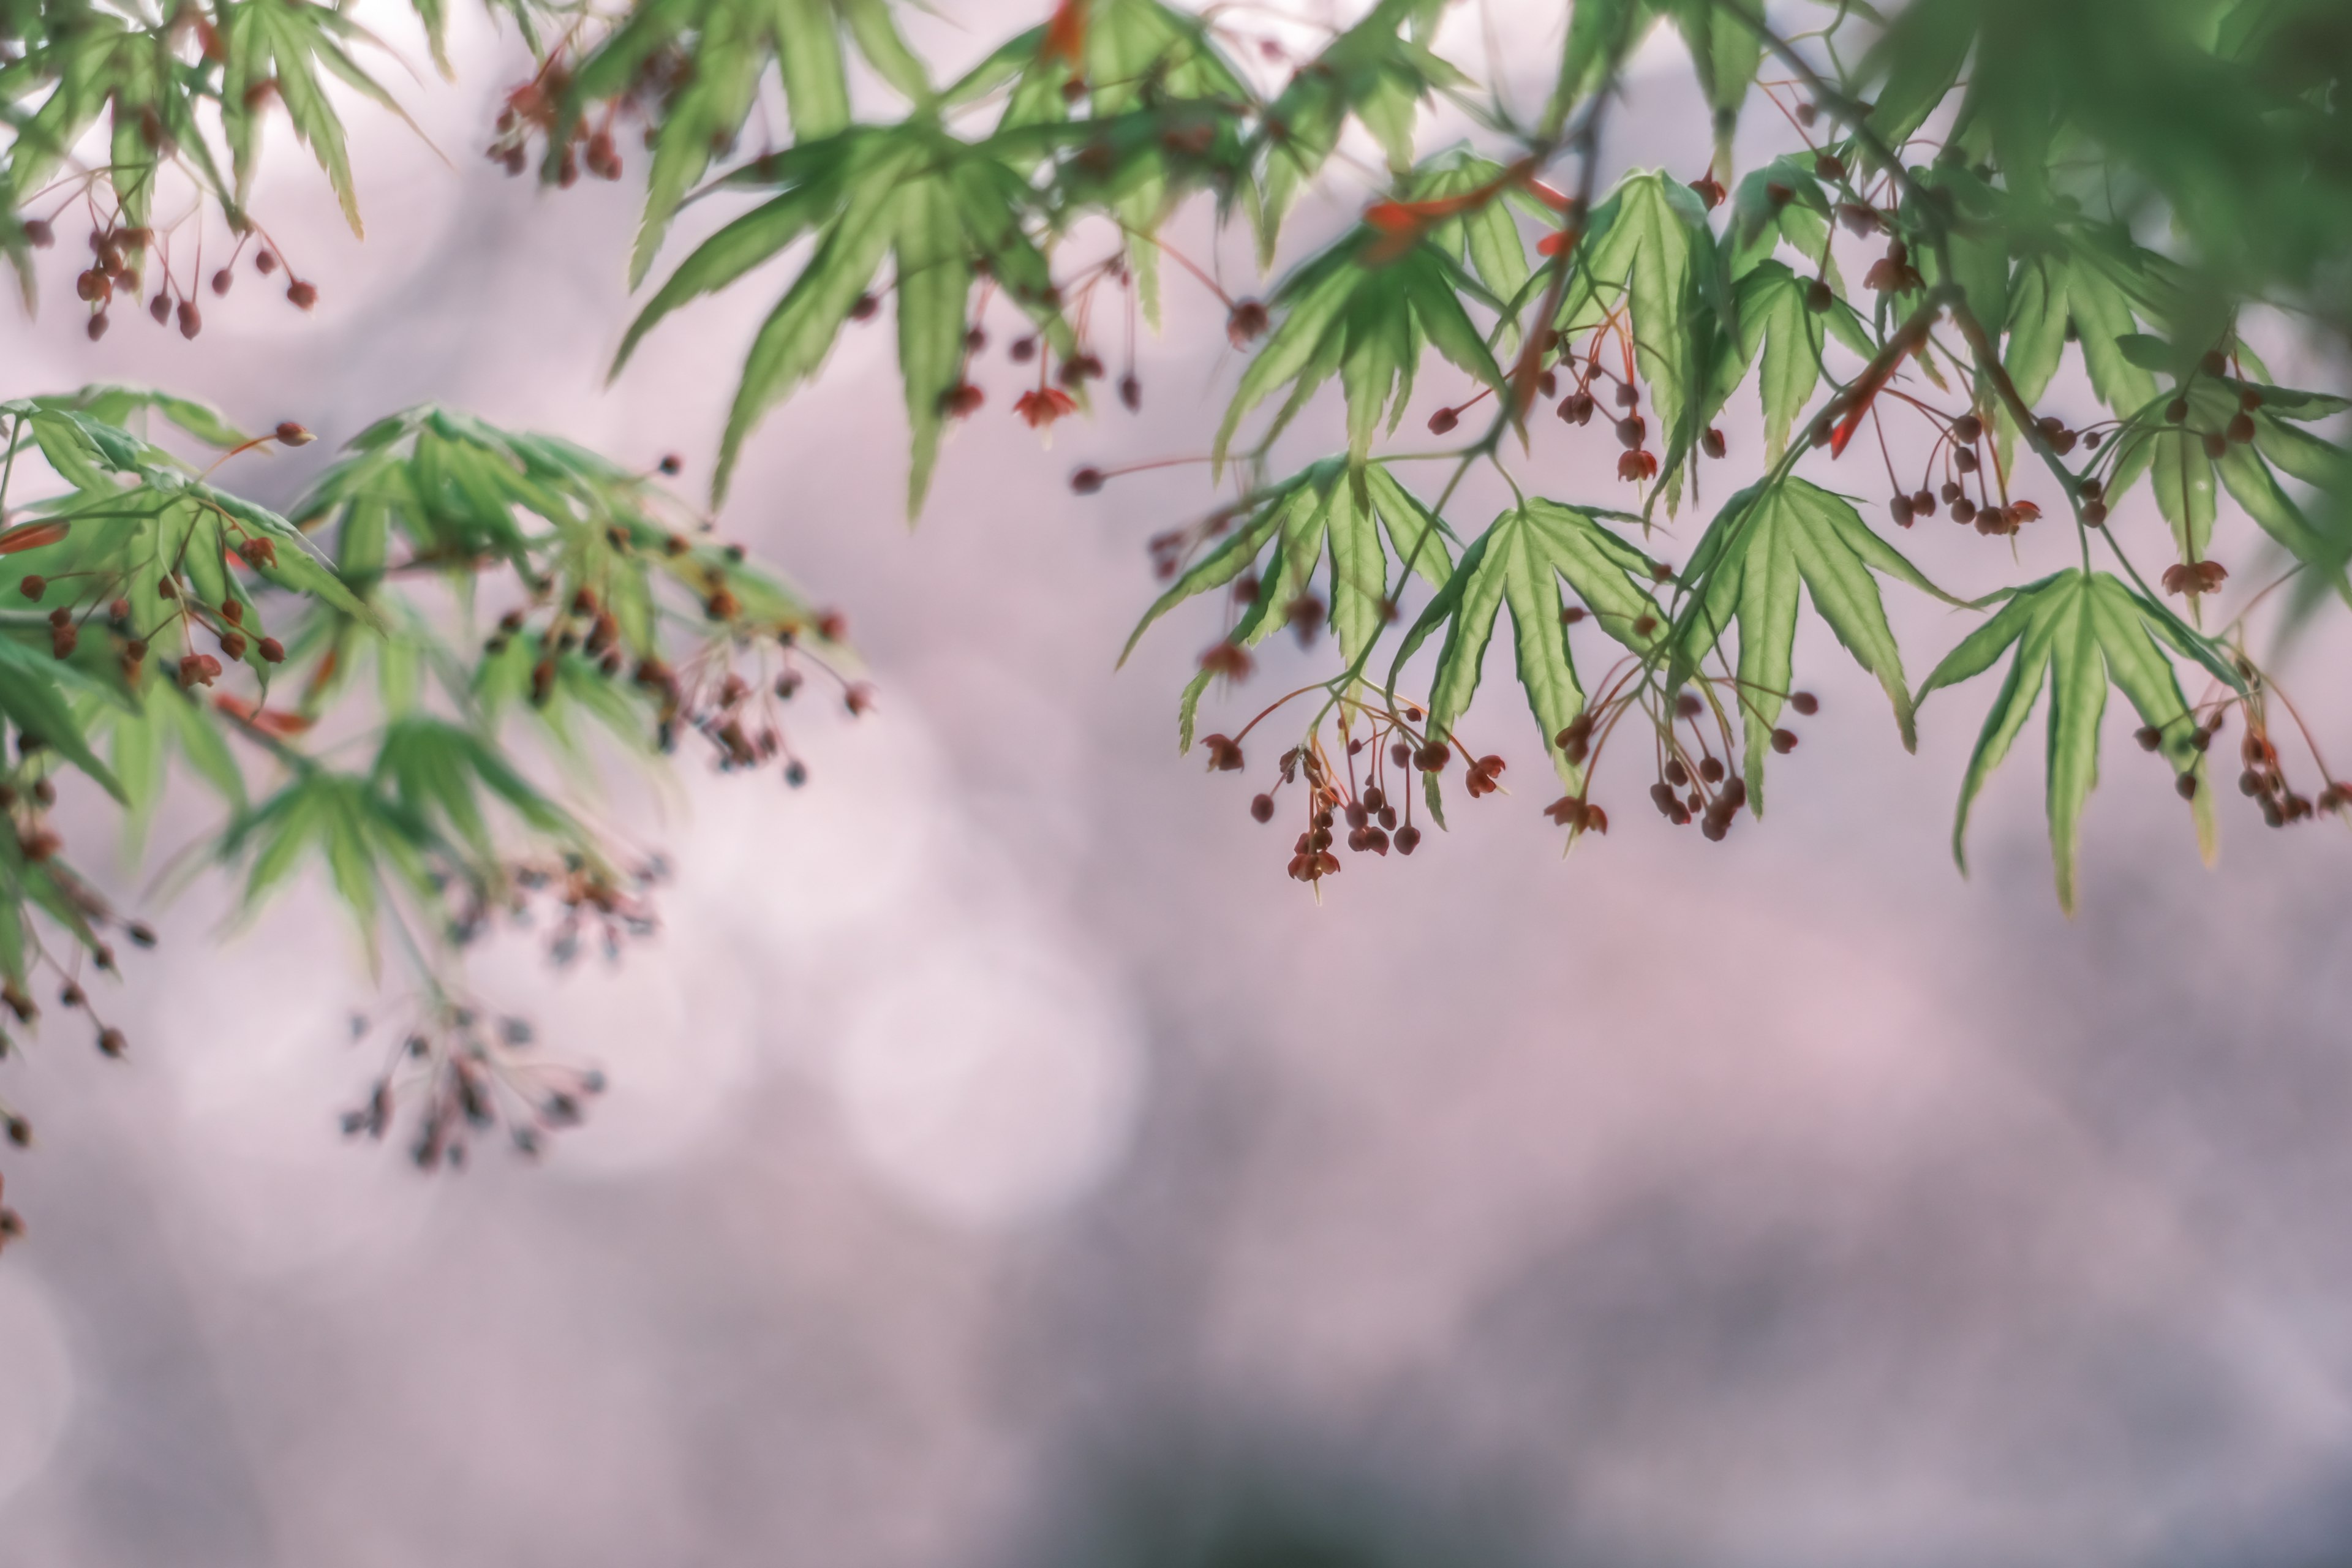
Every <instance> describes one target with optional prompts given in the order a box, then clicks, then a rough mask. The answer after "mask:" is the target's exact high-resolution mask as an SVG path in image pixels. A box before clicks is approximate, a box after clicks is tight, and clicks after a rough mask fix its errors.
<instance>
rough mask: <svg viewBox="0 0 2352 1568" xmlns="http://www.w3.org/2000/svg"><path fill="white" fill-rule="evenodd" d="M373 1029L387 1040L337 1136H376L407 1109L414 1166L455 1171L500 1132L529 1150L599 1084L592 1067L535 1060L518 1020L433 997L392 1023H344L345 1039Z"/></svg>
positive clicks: (573, 1119) (569, 1118) (580, 1108)
mask: <svg viewBox="0 0 2352 1568" xmlns="http://www.w3.org/2000/svg"><path fill="white" fill-rule="evenodd" d="M372 1033H381V1034H383V1035H384V1036H386V1037H388V1038H389V1039H390V1040H391V1042H392V1044H391V1046H390V1048H389V1050H388V1053H387V1056H386V1059H385V1063H384V1067H383V1071H382V1072H380V1073H379V1074H378V1075H377V1077H376V1079H375V1081H374V1082H373V1084H372V1085H371V1086H370V1087H369V1090H368V1095H367V1098H366V1100H363V1101H362V1103H361V1104H360V1105H358V1106H357V1107H355V1108H353V1109H352V1110H348V1111H345V1112H344V1113H343V1117H342V1129H343V1134H344V1136H346V1137H350V1138H358V1137H362V1136H364V1137H368V1138H376V1139H381V1138H383V1136H385V1134H386V1133H388V1132H389V1131H391V1130H392V1128H393V1125H394V1122H395V1121H398V1120H399V1118H400V1115H401V1112H402V1110H403V1109H404V1108H407V1107H413V1108H414V1109H415V1137H414V1138H413V1139H412V1140H411V1142H410V1143H409V1156H410V1158H412V1159H413V1160H415V1162H416V1164H417V1166H418V1168H419V1169H421V1170H426V1171H431V1170H437V1169H439V1168H441V1167H443V1166H445V1165H446V1166H447V1167H448V1168H450V1169H452V1170H458V1169H462V1168H463V1167H464V1165H465V1163H466V1154H467V1146H468V1142H469V1141H470V1140H471V1139H472V1138H474V1137H477V1136H479V1135H482V1134H486V1133H489V1132H491V1131H497V1130H499V1129H500V1128H503V1129H504V1130H505V1132H506V1134H507V1138H508V1141H509V1142H510V1143H511V1144H512V1145H513V1146H514V1148H515V1150H516V1151H517V1152H520V1153H523V1154H537V1153H538V1152H540V1150H541V1145H542V1142H543V1141H544V1139H545V1137H546V1136H547V1134H549V1133H551V1132H553V1131H560V1130H562V1129H563V1128H566V1127H572V1126H577V1125H578V1124H579V1122H580V1121H581V1119H582V1117H583V1114H584V1113H585V1111H586V1108H587V1103H588V1101H589V1100H592V1099H593V1098H594V1097H595V1096H596V1095H599V1094H601V1093H603V1092H604V1074H603V1073H601V1072H599V1071H597V1070H595V1069H594V1068H578V1067H572V1066H567V1065H564V1064H562V1063H556V1062H550V1061H547V1060H544V1059H541V1058H540V1057H539V1056H538V1054H537V1053H536V1051H535V1050H534V1049H533V1039H532V1031H531V1027H530V1025H529V1024H528V1023H527V1022H525V1021H524V1020H522V1019H520V1018H495V1019H494V1018H492V1017H491V1016H489V1015H488V1014H487V1013H485V1012H484V1011H482V1010H481V1009H480V1008H478V1007H476V1006H474V1005H470V1004H467V1003H463V1002H457V1001H453V1000H450V999H449V998H447V997H446V996H444V995H440V994H436V995H435V996H434V997H433V998H431V999H430V1000H429V1001H427V1002H425V1003H424V1004H423V1005H419V1006H418V1007H416V1008H415V1012H414V1015H413V1016H411V1017H409V1018H408V1019H407V1020H406V1021H405V1023H404V1025H403V1026H394V1027H392V1028H390V1029H385V1030H381V1031H379V1030H377V1029H375V1028H373V1026H371V1025H370V1023H369V1021H368V1020H367V1019H365V1018H361V1017H355V1018H353V1019H352V1039H353V1040H354V1042H358V1041H361V1040H364V1039H365V1038H366V1037H368V1036H369V1035H370V1034H372Z"/></svg>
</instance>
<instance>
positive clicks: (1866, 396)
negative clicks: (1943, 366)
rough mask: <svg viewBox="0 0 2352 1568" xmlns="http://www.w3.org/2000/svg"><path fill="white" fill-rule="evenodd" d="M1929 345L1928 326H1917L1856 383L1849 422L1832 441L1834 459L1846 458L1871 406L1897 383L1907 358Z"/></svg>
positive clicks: (1845, 421)
mask: <svg viewBox="0 0 2352 1568" xmlns="http://www.w3.org/2000/svg"><path fill="white" fill-rule="evenodd" d="M1924 342H1927V323H1926V322H1924V321H1922V322H1917V323H1916V324H1914V325H1912V326H1910V327H1908V328H1906V329H1905V330H1904V331H1901V332H1898V333H1896V334H1895V341H1894V342H1890V343H1888V344H1887V345H1886V346H1885V348H1883V349H1881V350H1879V351H1878V357H1877V358H1876V359H1874V360H1872V361H1871V362H1870V365H1869V368H1868V369H1866V370H1864V372H1863V373H1862V379H1861V380H1859V381H1857V382H1855V383H1854V384H1853V391H1852V392H1851V393H1849V394H1847V396H1848V397H1849V398H1850V399H1851V400H1852V403H1851V405H1850V406H1849V407H1848V409H1847V411H1846V416H1845V418H1844V419H1843V420H1842V421H1840V422H1839V425H1838V427H1837V429H1836V431H1835V432H1834V433H1833V434H1832V435H1831V437H1830V456H1831V457H1832V458H1836V457H1839V456H1841V455H1842V454H1843V452H1844V451H1845V445H1846V443H1847V442H1849V441H1851V440H1853V433H1854V432H1855V431H1857V430H1859V429H1861V428H1862V416H1864V415H1865V414H1867V413H1869V412H1870V405H1871V404H1872V403H1873V402H1874V401H1875V400H1876V399H1877V396H1878V395H1879V393H1880V392H1882V391H1884V390H1885V386H1886V384H1887V383H1888V382H1890V381H1892V380H1894V379H1895V366H1897V365H1899V364H1901V363H1903V356H1904V355H1905V354H1907V353H1911V352H1912V351H1913V350H1914V349H1916V348H1917V347H1918V346H1919V345H1920V344H1921V343H1924Z"/></svg>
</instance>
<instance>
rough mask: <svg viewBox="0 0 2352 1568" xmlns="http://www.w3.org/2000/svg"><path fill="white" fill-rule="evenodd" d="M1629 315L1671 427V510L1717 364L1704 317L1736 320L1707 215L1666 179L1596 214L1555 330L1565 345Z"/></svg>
mask: <svg viewBox="0 0 2352 1568" xmlns="http://www.w3.org/2000/svg"><path fill="white" fill-rule="evenodd" d="M1702 296H1705V297H1706V298H1705V300H1704V302H1703V301H1702ZM1614 310H1624V311H1625V312H1626V314H1627V316H1628V317H1629V318H1630V321H1631V324H1632V331H1633V363H1634V367H1635V369H1636V370H1637V371H1638V372H1639V374H1641V376H1642V378H1643V380H1644V381H1647V382H1648V383H1649V384H1650V398H1651V404H1652V406H1653V407H1654V408H1655V409H1656V411H1657V415H1658V421H1659V424H1660V425H1661V426H1663V428H1662V429H1661V431H1660V433H1659V434H1660V437H1661V439H1662V441H1663V443H1664V447H1665V457H1664V460H1663V467H1664V468H1665V470H1666V479H1665V486H1666V493H1667V498H1668V499H1667V504H1668V507H1669V510H1671V509H1672V508H1673V506H1674V505H1675V502H1676V501H1677V500H1679V498H1680V496H1681V463H1682V459H1683V458H1684V457H1685V456H1686V455H1687V454H1688V453H1689V452H1690V450H1691V448H1692V446H1693V444H1694V443H1695V442H1696V438H1697V434H1698V432H1697V429H1696V417H1697V416H1698V412H1699V406H1700V395H1701V393H1702V391H1703V390H1704V386H1705V384H1706V369H1707V365H1708V363H1709V361H1710V360H1711V359H1712V358H1713V353H1712V350H1711V346H1710V344H1711V340H1710V339H1709V336H1708V333H1707V331H1703V330H1702V318H1703V317H1704V316H1706V315H1709V314H1711V315H1712V316H1713V317H1714V318H1715V319H1716V321H1717V322H1720V321H1730V320H1732V319H1734V318H1733V305H1732V302H1731V296H1730V291H1729V288H1728V285H1727V283H1726V281H1725V279H1724V275H1723V272H1722V267H1721V263H1720V260H1719V258H1718V257H1717V252H1716V247H1715V237H1714V236H1713V234H1712V233H1711V232H1709V230H1708V228H1707V226H1706V206H1705V205H1702V204H1701V203H1700V201H1699V199H1698V197H1697V195H1695V194H1694V193H1693V192H1691V191H1690V190H1689V189H1688V188H1687V187H1685V185H1683V184H1680V183H1679V182H1678V181H1675V180H1674V179H1672V178H1670V177H1669V176H1667V175H1666V174H1664V173H1662V172H1656V171H1653V172H1650V173H1646V174H1633V175H1629V176H1627V177H1626V179H1625V180H1624V181H1623V182H1622V184H1619V185H1618V187H1617V189H1616V190H1615V191H1614V192H1612V194H1611V195H1610V196H1609V198H1608V199H1607V200H1606V201H1604V202H1602V203H1601V205H1599V206H1597V207H1595V208H1593V210H1592V217H1591V222H1590V223H1589V224H1588V225H1587V226H1586V228H1585V232H1584V237H1583V238H1582V240H1581V241H1580V243H1579V244H1578V246H1577V251H1576V258H1575V267H1574V273H1573V278H1572V280H1571V282H1570V287H1569V289H1568V290H1567V291H1566V293H1564V294H1563V295H1562V296H1561V299H1560V305H1559V314H1558V315H1557V316H1556V317H1555V318H1554V321H1553V325H1554V326H1556V327H1558V328H1559V331H1560V333H1561V334H1562V336H1563V337H1574V336H1575V335H1577V334H1579V333H1581V332H1584V331H1588V330H1590V329H1591V328H1593V327H1596V326H1599V325H1600V324H1601V322H1602V321H1604V320H1605V319H1606V318H1607V317H1608V316H1609V315H1610V313H1611V312H1612V311H1614Z"/></svg>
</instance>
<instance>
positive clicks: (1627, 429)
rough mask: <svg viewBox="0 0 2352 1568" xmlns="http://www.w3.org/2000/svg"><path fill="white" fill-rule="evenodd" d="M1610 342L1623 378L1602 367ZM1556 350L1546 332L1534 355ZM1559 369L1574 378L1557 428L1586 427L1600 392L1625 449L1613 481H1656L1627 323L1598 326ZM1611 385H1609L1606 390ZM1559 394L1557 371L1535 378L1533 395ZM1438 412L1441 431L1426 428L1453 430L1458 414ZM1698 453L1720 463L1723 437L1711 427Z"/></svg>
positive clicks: (1558, 408)
mask: <svg viewBox="0 0 2352 1568" xmlns="http://www.w3.org/2000/svg"><path fill="white" fill-rule="evenodd" d="M1612 342H1614V343H1615V344H1616V346H1617V350H1618V355H1619V358H1620V359H1621V360H1622V372H1621V371H1617V370H1612V369H1611V368H1610V367H1608V366H1606V365H1604V364H1602V363H1601V351H1602V349H1603V347H1604V346H1606V345H1608V344H1610V343H1612ZM1560 347H1561V339H1560V336H1559V333H1557V332H1551V331H1547V332H1546V333H1545V342H1544V343H1543V345H1542V346H1541V348H1540V349H1539V351H1538V352H1540V353H1557V352H1559V349H1560ZM1559 370H1565V371H1566V372H1568V374H1570V376H1571V377H1572V378H1573V382H1572V384H1571V385H1570V388H1569V390H1568V391H1567V392H1566V393H1565V394H1564V395H1561V397H1560V399H1559V403H1558V404H1557V405H1555V406H1554V410H1553V411H1554V412H1555V413H1557V414H1558V415H1559V417H1560V419H1561V420H1562V422H1564V423H1566V424H1569V425H1573V426H1579V427H1581V426H1587V425H1590V424H1591V423H1592V416H1593V415H1594V414H1595V413H1596V412H1598V411H1599V409H1600V407H1601V399H1600V397H1599V396H1598V395H1596V394H1595V391H1594V389H1595V388H1596V387H1604V389H1605V390H1606V391H1607V393H1608V395H1609V400H1610V402H1611V403H1612V405H1614V406H1615V407H1616V408H1617V409H1618V410H1619V412H1618V413H1617V414H1615V415H1614V416H1611V417H1610V420H1609V423H1610V424H1611V426H1612V427H1613V428H1614V429H1615V430H1616V433H1617V444H1618V445H1619V446H1620V447H1623V448H1624V450H1623V451H1622V452H1621V453H1619V454H1618V457H1617V477H1618V478H1619V479H1623V480H1625V481H1626V482H1627V483H1629V484H1643V483H1646V482H1648V481H1649V480H1651V479H1656V478H1657V477H1658V455H1657V454H1656V453H1655V452H1653V451H1651V450H1650V449H1649V442H1650V426H1649V421H1647V420H1646V419H1644V418H1643V417H1642V416H1641V414H1640V413H1639V412H1638V410H1639V408H1640V405H1641V401H1642V394H1641V388H1640V387H1639V386H1638V385H1637V384H1635V381H1634V374H1633V338H1632V335H1631V332H1630V331H1629V329H1628V327H1627V325H1626V323H1625V322H1624V321H1622V320H1621V319H1619V318H1618V317H1614V316H1612V318H1611V319H1610V320H1609V321H1604V322H1603V323H1601V326H1599V327H1597V328H1595V329H1594V331H1593V333H1592V336H1591V340H1590V341H1589V342H1588V343H1587V345H1586V348H1585V350H1584V353H1582V354H1581V355H1579V354H1577V353H1564V354H1562V355H1561V357H1560V359H1559ZM1612 383H1613V385H1609V384H1612ZM1536 392H1537V393H1538V395H1540V396H1544V397H1549V396H1551V395H1553V394H1554V393H1556V392H1559V373H1558V371H1557V370H1551V369H1547V370H1545V371H1543V372H1542V373H1541V374H1538V376H1537V378H1536ZM1439 412H1440V414H1441V415H1443V416H1445V417H1444V423H1443V425H1441V424H1440V422H1439V421H1438V420H1436V419H1433V420H1432V421H1431V422H1430V428H1432V429H1433V430H1438V429H1446V430H1450V429H1452V428H1453V427H1454V416H1457V415H1458V414H1459V413H1460V410H1458V409H1442V410H1440V411H1439ZM1699 448H1700V450H1702V451H1704V452H1705V453H1706V455H1707V456H1708V457H1710V458H1720V457H1722V456H1723V454H1724V451H1725V444H1724V438H1723V432H1722V431H1720V430H1718V429H1716V428H1715V427H1713V426H1709V427H1708V428H1707V429H1706V431H1705V432H1703V433H1702V434H1701V435H1700V437H1699Z"/></svg>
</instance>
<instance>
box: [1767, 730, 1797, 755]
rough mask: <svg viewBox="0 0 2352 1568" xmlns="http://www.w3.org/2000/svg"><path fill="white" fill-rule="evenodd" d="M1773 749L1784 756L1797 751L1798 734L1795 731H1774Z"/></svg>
mask: <svg viewBox="0 0 2352 1568" xmlns="http://www.w3.org/2000/svg"><path fill="white" fill-rule="evenodd" d="M1772 749H1773V750H1774V751H1776V752H1780V754H1781V755H1782V756H1786V755H1788V754H1789V753H1790V752H1793V751H1795V750H1796V749H1797V732H1796V731H1794V730H1775V731H1772Z"/></svg>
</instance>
